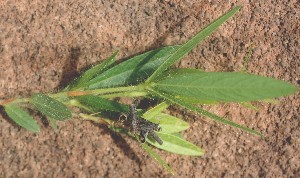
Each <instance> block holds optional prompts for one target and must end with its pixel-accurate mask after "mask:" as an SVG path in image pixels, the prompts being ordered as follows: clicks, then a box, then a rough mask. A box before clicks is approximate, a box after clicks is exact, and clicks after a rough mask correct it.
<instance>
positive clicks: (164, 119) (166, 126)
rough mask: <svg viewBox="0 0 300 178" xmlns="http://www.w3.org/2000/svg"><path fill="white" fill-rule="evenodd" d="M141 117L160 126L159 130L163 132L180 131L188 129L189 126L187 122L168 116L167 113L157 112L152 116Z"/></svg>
mask: <svg viewBox="0 0 300 178" xmlns="http://www.w3.org/2000/svg"><path fill="white" fill-rule="evenodd" d="M143 118H145V119H147V120H149V121H151V122H153V123H156V124H159V125H160V127H161V129H162V130H161V132H163V133H176V132H181V131H183V130H186V129H188V128H189V127H190V126H189V124H188V123H187V122H185V121H183V120H181V119H179V118H177V117H174V116H170V115H168V114H164V113H159V114H157V115H155V117H152V118H148V117H147V116H146V117H144V116H143Z"/></svg>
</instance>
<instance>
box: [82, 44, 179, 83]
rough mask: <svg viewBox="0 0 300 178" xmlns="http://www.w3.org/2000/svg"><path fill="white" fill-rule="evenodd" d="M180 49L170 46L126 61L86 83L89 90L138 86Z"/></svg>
mask: <svg viewBox="0 0 300 178" xmlns="http://www.w3.org/2000/svg"><path fill="white" fill-rule="evenodd" d="M177 48H178V46H169V47H164V48H161V49H156V50H153V51H149V52H146V53H144V54H141V55H138V56H135V57H133V58H131V59H129V60H126V61H124V62H122V63H120V64H118V65H116V66H114V67H113V68H110V69H109V70H107V71H105V72H103V73H102V74H101V75H100V76H97V77H95V78H93V79H92V80H90V81H89V82H87V83H85V84H84V86H85V87H86V88H87V89H96V88H106V87H113V86H122V85H129V84H136V83H139V82H141V81H143V80H144V79H145V78H147V77H149V76H150V75H151V74H152V73H153V72H154V71H155V70H156V69H157V68H158V67H159V66H160V65H161V64H162V63H163V62H164V61H165V59H166V58H167V57H168V56H169V55H170V54H171V53H172V52H173V51H174V50H176V49H177Z"/></svg>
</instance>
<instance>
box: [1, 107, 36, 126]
mask: <svg viewBox="0 0 300 178" xmlns="http://www.w3.org/2000/svg"><path fill="white" fill-rule="evenodd" d="M4 109H5V112H6V113H7V115H8V116H9V117H10V118H11V119H12V120H13V121H15V122H16V123H17V124H18V125H20V126H21V127H23V128H25V129H27V130H29V131H31V132H39V131H40V127H39V126H38V124H37V123H36V122H35V120H34V119H33V118H32V117H31V116H30V115H29V114H28V113H27V112H25V111H24V110H23V109H21V108H20V107H18V106H16V105H14V104H7V105H4Z"/></svg>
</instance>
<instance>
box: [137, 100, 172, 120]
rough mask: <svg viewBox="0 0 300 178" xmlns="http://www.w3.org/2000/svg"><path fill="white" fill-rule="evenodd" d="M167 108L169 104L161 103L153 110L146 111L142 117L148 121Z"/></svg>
mask: <svg viewBox="0 0 300 178" xmlns="http://www.w3.org/2000/svg"><path fill="white" fill-rule="evenodd" d="M168 107H169V104H167V103H166V102H161V103H160V104H158V105H156V106H155V107H154V108H152V109H149V110H148V111H146V112H145V113H144V114H143V116H142V117H143V118H145V119H147V120H150V119H152V118H154V117H156V116H157V115H159V114H161V112H163V111H164V110H165V109H167V108H168Z"/></svg>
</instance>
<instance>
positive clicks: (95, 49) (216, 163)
mask: <svg viewBox="0 0 300 178" xmlns="http://www.w3.org/2000/svg"><path fill="white" fill-rule="evenodd" d="M236 5H242V6H243V8H242V9H241V11H240V12H239V13H238V14H237V15H236V16H234V17H233V18H231V19H230V20H229V21H228V22H226V24H224V25H222V27H221V28H220V29H219V30H217V31H216V32H215V33H214V34H213V35H211V36H210V37H209V38H208V39H206V40H205V42H204V43H202V44H201V45H199V46H198V47H197V48H196V49H194V50H193V52H192V53H190V54H189V55H188V56H186V57H184V58H183V59H182V60H181V61H180V62H179V63H177V64H176V66H177V67H184V68H199V69H203V70H205V71H240V70H241V68H242V66H243V59H244V58H245V56H246V55H247V52H248V50H249V48H250V47H251V46H253V47H254V50H253V54H252V56H251V58H250V59H249V62H248V72H249V73H253V74H259V75H263V76H268V77H273V78H276V79H280V80H286V81H289V82H290V83H293V84H295V85H297V86H299V83H300V82H299V81H300V78H299V76H300V60H299V56H300V45H299V41H300V27H299V25H300V23H299V22H300V17H299V16H300V3H299V1H296V0H291V1H283V0H281V1H280V0H272V1H271V0H266V1H247V0H240V1H220V2H219V1H215V0H211V1H196V0H182V1H178V0H174V1H167V0H160V1H154V0H146V1H142V0H139V1H135V0H132V1H127V0H115V1H109V0H102V1H101V0H84V1H83V0H78V1H71V0H66V1H61V0H52V1H49V0H48V1H47V0H38V1H37V0H30V1H28V0H18V1H16V0H9V1H1V2H0V61H1V64H0V98H1V99H7V98H10V97H22V96H30V95H31V94H32V93H35V92H53V91H56V90H58V89H59V88H60V87H62V86H65V85H66V83H67V82H68V81H70V80H71V79H72V78H74V77H76V76H77V75H78V74H79V73H80V71H82V70H83V69H85V68H88V67H89V66H91V65H93V64H97V63H99V62H100V61H101V60H104V59H105V58H106V57H108V56H109V55H110V54H111V53H113V52H114V51H115V50H120V53H119V54H118V58H120V61H121V60H125V59H127V58H129V57H131V56H133V55H136V54H140V53H142V52H145V51H147V50H150V49H154V48H158V47H162V46H166V45H175V44H181V43H183V42H185V41H186V40H187V39H189V38H190V37H191V36H193V35H195V34H196V33H197V31H199V30H200V29H201V28H203V27H205V26H206V25H207V24H209V23H210V22H212V21H213V20H214V19H216V18H217V17H219V16H220V15H221V14H223V13H225V12H226V11H228V10H229V9H231V8H233V7H234V6H236ZM255 106H257V107H258V108H259V111H254V110H251V109H249V108H244V107H242V106H241V105H238V104H225V105H219V106H204V108H205V109H207V110H209V111H211V112H215V113H217V114H218V115H220V116H222V117H226V118H230V119H232V120H234V121H236V122H238V123H240V124H244V125H247V126H249V127H250V128H253V129H256V130H258V131H261V132H262V133H263V134H264V135H265V136H266V138H265V139H261V138H258V137H256V136H253V135H248V134H247V133H245V132H242V131H240V130H238V129H235V128H231V127H229V126H225V125H220V124H217V123H215V122H213V121H211V120H209V119H208V118H205V117H201V116H196V115H195V114H194V113H190V112H188V111H186V110H182V109H180V108H178V107H173V108H172V109H171V111H170V112H171V114H173V115H175V116H178V117H180V118H182V119H184V120H187V121H188V122H189V123H190V124H191V128H190V129H189V130H187V131H186V132H184V133H183V136H184V137H185V138H186V139H187V140H189V141H191V142H193V143H195V144H196V145H198V146H200V147H202V148H203V149H205V150H206V153H205V155H204V156H202V157H187V156H178V155H174V154H170V153H165V152H163V151H158V150H156V151H157V152H158V153H159V154H160V155H162V158H163V159H165V160H166V162H167V163H169V164H170V166H171V167H172V168H173V169H174V170H175V172H176V174H177V176H178V177H300V152H299V148H300V129H299V127H300V109H299V106H300V99H299V94H296V95H293V96H289V97H285V98H280V99H279V102H278V103H276V104H268V103H255ZM32 114H33V115H34V117H35V118H36V120H37V121H38V122H39V124H40V125H41V127H42V131H41V133H39V134H32V133H29V132H27V131H26V130H24V129H20V128H19V127H17V126H16V125H15V124H13V123H12V121H11V120H10V119H8V118H7V117H6V116H5V114H3V111H2V114H1V118H0V140H1V141H0V152H1V154H0V177H81V178H84V177H131V178H132V177H171V175H170V174H169V173H168V172H167V171H166V170H165V169H164V168H163V167H162V166H160V165H159V164H158V163H157V162H155V160H153V159H152V158H151V157H150V156H149V155H148V154H147V153H145V152H144V151H143V150H142V149H141V147H140V145H139V144H138V143H137V142H135V141H133V140H131V139H129V138H127V137H125V136H120V135H118V134H116V133H113V132H111V131H109V130H108V129H107V128H105V127H104V126H99V125H96V124H93V123H91V122H87V121H82V120H80V119H76V118H75V119H73V120H69V121H66V122H60V123H59V127H60V130H59V131H58V132H57V133H56V132H54V131H53V130H52V129H51V128H50V127H49V126H47V124H43V122H42V120H41V118H42V116H41V115H39V114H38V113H36V112H32Z"/></svg>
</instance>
